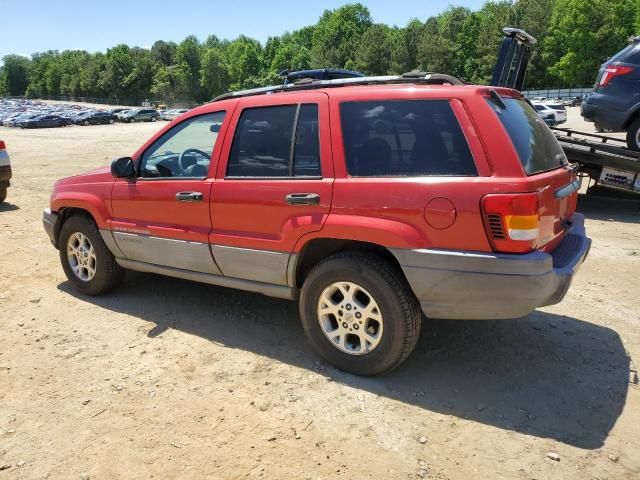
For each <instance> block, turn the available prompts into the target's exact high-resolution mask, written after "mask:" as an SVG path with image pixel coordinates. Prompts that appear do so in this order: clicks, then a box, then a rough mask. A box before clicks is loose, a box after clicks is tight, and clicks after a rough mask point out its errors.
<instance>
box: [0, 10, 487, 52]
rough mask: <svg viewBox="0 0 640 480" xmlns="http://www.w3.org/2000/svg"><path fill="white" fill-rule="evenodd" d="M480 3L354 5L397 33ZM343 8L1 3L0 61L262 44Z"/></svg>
mask: <svg viewBox="0 0 640 480" xmlns="http://www.w3.org/2000/svg"><path fill="white" fill-rule="evenodd" d="M484 1H485V0H466V1H463V0H457V1H456V0H451V1H429V0H370V1H367V0H361V3H363V4H364V5H366V6H367V7H368V8H369V10H370V11H371V15H372V16H373V19H374V21H375V22H383V23H387V24H390V25H394V24H395V25H399V26H404V25H405V24H406V23H407V22H408V21H409V20H410V19H411V18H414V17H417V18H419V19H421V20H426V19H427V18H428V17H429V16H432V15H435V14H437V13H438V12H440V11H442V10H444V9H445V8H447V7H448V6H449V5H452V4H453V5H464V6H466V7H468V8H471V9H473V10H476V9H478V8H480V7H481V6H482V4H483V3H484ZM345 3H348V2H347V1H346V0H323V1H321V2H314V1H309V0H307V1H304V0H303V1H295V0H293V1H292V0H290V1H287V2H281V1H277V0H270V1H258V0H235V1H233V0H232V1H215V2H214V1H205V0H201V1H195V0H168V1H167V0H155V1H150V0H128V1H127V0H101V1H95V0H66V1H64V0H22V1H16V0H0V25H1V28H0V58H2V56H4V55H7V54H9V53H17V54H31V53H34V52H38V51H44V50H66V49H82V50H88V51H89V52H96V51H104V50H106V49H107V48H109V47H111V46H113V45H116V44H118V43H126V44H128V45H131V46H134V45H135V46H139V47H150V46H151V45H152V44H153V42H154V41H156V40H173V41H176V42H179V41H180V40H182V39H184V37H186V36H187V35H190V34H194V35H196V36H197V37H198V38H199V39H200V40H204V39H205V38H206V37H207V36H208V35H210V34H212V33H213V34H215V35H217V36H218V37H220V38H228V39H232V38H235V37H237V36H238V35H240V34H245V35H249V36H251V37H253V38H256V39H258V40H260V41H261V42H264V41H265V40H266V39H267V37H269V36H271V35H278V34H281V33H283V32H285V31H291V30H295V29H297V28H300V27H303V26H305V25H309V24H312V23H315V22H316V21H317V20H318V17H320V15H321V14H322V12H323V11H324V10H325V9H327V8H329V9H333V8H336V7H339V6H341V5H344V4H345Z"/></svg>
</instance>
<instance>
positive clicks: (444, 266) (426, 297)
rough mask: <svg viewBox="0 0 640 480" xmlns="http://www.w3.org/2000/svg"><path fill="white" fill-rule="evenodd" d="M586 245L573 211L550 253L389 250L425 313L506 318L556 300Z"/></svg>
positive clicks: (565, 288)
mask: <svg viewBox="0 0 640 480" xmlns="http://www.w3.org/2000/svg"><path fill="white" fill-rule="evenodd" d="M590 247H591V239H589V238H588V237H587V236H586V234H585V230H584V217H583V216H582V215H581V214H574V215H573V217H572V218H571V225H570V227H569V230H568V232H567V233H566V235H565V237H564V239H563V240H562V242H561V243H560V245H558V247H557V248H556V249H555V250H554V251H553V252H551V253H545V252H532V253H528V254H524V255H509V254H497V253H496V254H494V253H483V252H465V251H446V250H426V249H420V250H405V249H394V250H392V253H393V254H394V255H395V257H396V259H397V260H398V261H399V263H400V265H401V267H402V270H403V272H404V274H405V276H406V278H407V280H408V282H409V285H410V286H411V288H412V289H413V292H414V293H415V295H416V297H417V298H418V300H419V301H420V305H421V307H422V310H423V312H424V313H425V315H427V317H431V318H443V319H475V320H490V319H506V318H518V317H522V316H524V315H527V314H528V313H530V312H531V311H532V310H534V309H536V308H538V307H542V306H545V305H553V304H555V303H558V302H560V301H561V300H562V299H563V298H564V296H565V294H566V293H567V291H568V289H569V286H570V285H571V281H572V279H573V276H574V275H575V273H576V272H577V271H578V269H579V268H580V265H581V264H582V262H583V261H584V260H585V258H586V257H587V255H588V253H589V249H590Z"/></svg>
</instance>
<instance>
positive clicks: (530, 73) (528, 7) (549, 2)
mask: <svg viewBox="0 0 640 480" xmlns="http://www.w3.org/2000/svg"><path fill="white" fill-rule="evenodd" d="M554 3H555V0H519V1H518V2H517V3H516V4H515V5H514V16H515V24H516V25H517V26H518V27H519V28H522V29H523V30H525V31H526V32H527V33H529V34H531V35H533V36H534V37H535V38H536V39H538V40H542V39H544V38H545V37H546V36H547V32H548V29H549V21H550V19H551V13H552V11H553V7H554ZM546 69H547V66H546V64H545V62H544V60H543V57H542V55H541V49H540V44H538V46H536V47H534V48H533V49H532V52H531V58H530V61H529V67H528V69H527V78H526V82H527V85H528V86H529V87H540V86H543V85H545V84H546V83H547V79H548V76H547V72H546Z"/></svg>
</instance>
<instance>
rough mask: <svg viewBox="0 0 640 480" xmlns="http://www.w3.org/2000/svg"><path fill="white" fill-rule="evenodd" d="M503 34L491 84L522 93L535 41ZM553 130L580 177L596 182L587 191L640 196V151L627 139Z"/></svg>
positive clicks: (515, 32)
mask: <svg viewBox="0 0 640 480" xmlns="http://www.w3.org/2000/svg"><path fill="white" fill-rule="evenodd" d="M502 32H503V34H504V38H503V39H502V43H501V45H500V51H499V54H498V61H497V63H496V66H495V69H494V71H493V76H492V79H491V83H490V85H492V86H496V87H508V88H513V89H515V90H520V91H521V90H522V87H523V85H524V80H525V76H526V71H527V66H528V63H529V57H530V55H531V49H532V47H533V46H534V45H535V44H536V39H535V38H534V37H532V36H531V35H529V34H528V33H527V32H525V31H524V30H521V29H518V28H512V27H507V28H504V29H503V30H502ZM551 130H552V131H553V133H554V134H555V136H556V138H557V140H558V142H559V143H560V145H561V146H562V149H563V150H564V153H565V154H566V156H567V159H568V160H569V162H571V163H572V164H574V165H575V167H576V169H577V172H578V174H579V175H580V176H581V177H582V178H589V179H590V180H591V181H593V183H591V182H590V183H591V184H590V186H589V188H588V190H587V192H589V191H590V190H592V189H594V188H595V187H597V186H601V187H605V188H607V189H616V190H619V191H625V192H630V193H634V194H640V152H637V151H635V150H631V149H630V148H627V145H626V141H625V140H623V139H619V138H615V137H612V136H607V135H600V134H595V133H590V132H582V131H579V130H573V129H570V128H560V127H551Z"/></svg>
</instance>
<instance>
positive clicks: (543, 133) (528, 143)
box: [487, 97, 567, 175]
mask: <svg viewBox="0 0 640 480" xmlns="http://www.w3.org/2000/svg"><path fill="white" fill-rule="evenodd" d="M487 102H489V105H491V107H492V108H493V110H494V111H495V112H496V114H497V115H498V118H499V119H500V121H501V122H502V125H504V128H505V129H506V130H507V133H508V134H509V137H510V138H511V142H512V143H513V146H514V147H515V149H516V151H517V152H518V157H519V158H520V162H521V163H522V166H523V167H524V171H525V172H527V175H533V174H535V173H540V172H546V171H548V170H553V169H554V168H558V167H561V166H563V165H566V164H567V157H566V156H565V154H564V152H563V151H562V147H561V146H560V144H559V143H558V141H557V140H556V137H555V136H554V135H553V133H551V130H549V127H547V125H546V124H545V123H544V120H542V118H540V117H539V116H538V114H537V113H536V111H535V110H534V109H533V108H531V107H530V106H529V104H528V103H527V102H526V101H524V100H522V99H516V98H505V97H502V102H503V103H504V106H505V107H506V108H501V106H500V105H498V104H496V103H495V102H494V101H493V100H490V99H488V100H487Z"/></svg>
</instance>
